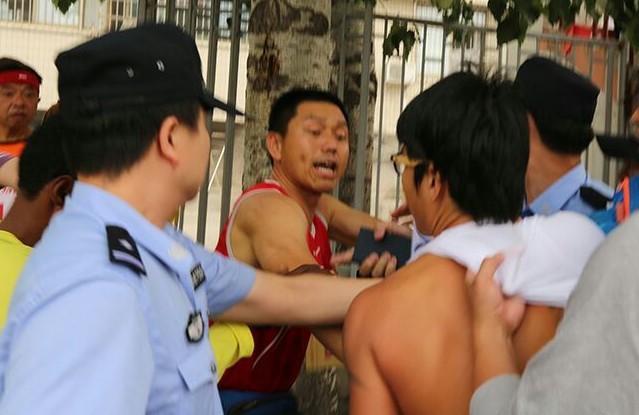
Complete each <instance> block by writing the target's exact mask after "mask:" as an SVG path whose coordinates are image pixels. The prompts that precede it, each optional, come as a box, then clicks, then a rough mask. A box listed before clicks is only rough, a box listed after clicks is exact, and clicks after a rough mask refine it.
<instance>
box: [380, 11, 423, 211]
mask: <svg viewBox="0 0 639 415" xmlns="http://www.w3.org/2000/svg"><path fill="white" fill-rule="evenodd" d="M386 36H388V18H387V17H386V18H384V39H386ZM422 56H423V55H422ZM382 62H383V64H382V86H381V89H380V97H379V129H378V130H377V131H378V133H377V171H376V172H375V174H376V177H375V183H377V185H376V186H375V217H376V218H378V217H379V193H380V187H381V172H382V138H383V137H384V92H385V90H386V56H383V53H382ZM422 76H423V74H422Z"/></svg>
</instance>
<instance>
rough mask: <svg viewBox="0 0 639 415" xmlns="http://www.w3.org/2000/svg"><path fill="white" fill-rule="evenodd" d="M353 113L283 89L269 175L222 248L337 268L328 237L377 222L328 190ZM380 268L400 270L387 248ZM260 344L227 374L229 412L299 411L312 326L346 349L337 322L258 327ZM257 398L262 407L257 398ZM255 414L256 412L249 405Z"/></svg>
mask: <svg viewBox="0 0 639 415" xmlns="http://www.w3.org/2000/svg"><path fill="white" fill-rule="evenodd" d="M348 137H349V128H348V115H347V112H346V109H345V108H344V105H343V103H342V102H341V101H340V100H339V99H338V98H337V97H335V96H333V95H332V94H330V93H327V92H324V91H315V90H303V89H296V90H292V91H289V92H287V93H285V94H284V95H282V96H281V97H280V98H278V99H277V100H276V101H275V103H274V104H273V107H272V108H271V114H270V117H269V132H268V134H267V136H266V146H267V149H268V152H269V156H270V159H271V163H272V166H273V168H272V173H271V177H270V179H269V180H267V181H265V182H262V183H259V184H257V185H255V186H254V187H252V188H250V189H248V190H246V191H245V192H244V193H243V194H242V195H241V196H240V197H239V199H238V200H237V201H236V202H235V205H234V206H233V210H232V211H231V214H230V216H229V219H228V220H227V222H226V224H225V226H224V228H223V229H222V232H221V234H220V239H219V241H218V244H217V248H216V251H217V252H220V253H222V254H224V255H226V256H229V257H231V258H234V259H237V260H239V261H241V262H244V263H247V264H249V265H252V266H254V267H256V268H259V269H263V270H268V271H273V272H277V273H280V274H287V273H288V274H295V273H296V270H300V269H306V270H308V269H309V268H308V267H309V266H311V267H315V268H321V269H323V270H326V271H330V270H331V268H332V267H331V262H330V260H331V250H330V246H329V236H330V237H331V238H333V239H335V240H337V241H339V242H342V243H345V244H348V245H351V244H353V243H354V241H355V239H356V237H357V234H358V232H359V229H360V227H362V226H367V227H370V228H372V227H375V226H376V225H378V223H379V221H377V220H376V219H374V218H372V217H371V216H369V215H367V214H365V213H363V212H360V211H356V210H354V209H352V208H350V207H349V206H347V205H345V204H343V203H342V202H340V201H338V200H337V199H335V198H333V197H331V196H329V195H328V194H327V192H331V191H332V190H333V188H334V187H335V185H336V184H337V183H338V180H339V179H340V177H341V176H342V174H343V173H344V170H345V168H346V164H347V162H348V155H349V140H348ZM377 259H378V260H379V261H378V262H377V266H376V268H377V270H378V271H380V270H381V273H388V272H392V271H393V270H394V269H395V265H396V261H395V259H394V258H391V257H390V256H389V255H388V254H384V255H382V256H381V257H380V258H376V260H377ZM251 332H252V335H253V340H254V343H255V350H254V352H253V355H252V356H250V357H248V358H244V359H241V360H240V361H239V362H238V363H237V364H235V365H234V366H232V367H231V368H229V369H228V370H227V371H226V372H225V374H224V376H223V377H222V379H221V380H220V382H219V388H220V394H221V397H222V404H223V406H224V411H225V413H244V412H242V411H241V409H240V408H246V409H248V408H253V409H252V410H251V411H250V414H282V413H286V414H295V413H297V405H296V402H295V399H294V398H293V396H292V395H291V394H290V392H289V389H290V387H291V386H292V384H293V382H294V381H295V379H296V378H297V376H298V374H299V371H300V368H301V365H302V363H303V361H304V355H305V352H306V347H307V345H308V341H309V337H310V334H311V332H312V333H313V334H314V335H315V336H316V337H318V339H320V341H322V343H324V345H325V346H327V348H328V349H329V350H331V352H333V353H334V354H335V355H336V356H337V357H339V358H341V357H342V344H341V330H340V329H339V328H310V330H309V329H307V328H300V327H263V326H262V327H251ZM256 405H257V407H256ZM246 413H249V412H246Z"/></svg>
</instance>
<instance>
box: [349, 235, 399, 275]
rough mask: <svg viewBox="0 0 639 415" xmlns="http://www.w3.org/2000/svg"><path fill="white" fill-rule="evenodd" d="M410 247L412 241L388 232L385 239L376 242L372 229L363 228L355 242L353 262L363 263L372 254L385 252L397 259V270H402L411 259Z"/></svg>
mask: <svg viewBox="0 0 639 415" xmlns="http://www.w3.org/2000/svg"><path fill="white" fill-rule="evenodd" d="M410 247H411V240H410V238H407V237H405V236H402V235H396V234H394V233H389V232H386V234H385V235H384V238H382V239H381V240H379V241H376V240H375V237H374V236H373V230H372V229H368V228H361V229H360V231H359V235H358V237H357V241H356V242H355V251H354V252H353V261H354V262H357V263H361V262H362V261H364V260H365V259H366V258H367V257H368V255H370V254H371V253H372V252H377V253H378V254H380V255H381V254H382V253H383V252H388V253H390V254H391V255H393V256H394V257H395V258H397V268H400V267H401V266H403V265H404V264H405V263H406V261H408V258H410Z"/></svg>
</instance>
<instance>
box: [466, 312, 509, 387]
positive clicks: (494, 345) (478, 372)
mask: <svg viewBox="0 0 639 415" xmlns="http://www.w3.org/2000/svg"><path fill="white" fill-rule="evenodd" d="M473 335H474V346H475V375H474V384H475V388H478V387H479V386H481V385H482V384H483V383H484V382H486V381H488V380H490V379H492V378H494V377H496V376H499V375H504V374H517V373H518V370H517V367H518V365H517V358H516V355H515V349H514V346H513V341H512V337H511V336H510V335H509V334H508V333H507V332H506V331H505V330H504V328H503V326H500V325H497V324H492V322H483V323H482V322H480V323H477V322H476V324H475V326H474V330H473Z"/></svg>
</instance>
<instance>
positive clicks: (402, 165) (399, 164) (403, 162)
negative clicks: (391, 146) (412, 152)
mask: <svg viewBox="0 0 639 415" xmlns="http://www.w3.org/2000/svg"><path fill="white" fill-rule="evenodd" d="M403 151H404V149H403V148H402V149H400V151H399V153H397V154H393V155H392V156H391V161H392V162H393V168H394V169H395V172H396V173H397V174H398V175H401V174H402V173H404V170H405V169H406V167H411V168H413V167H417V166H419V165H420V164H424V163H426V160H415V159H411V158H410V157H408V156H407V155H406V154H403Z"/></svg>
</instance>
